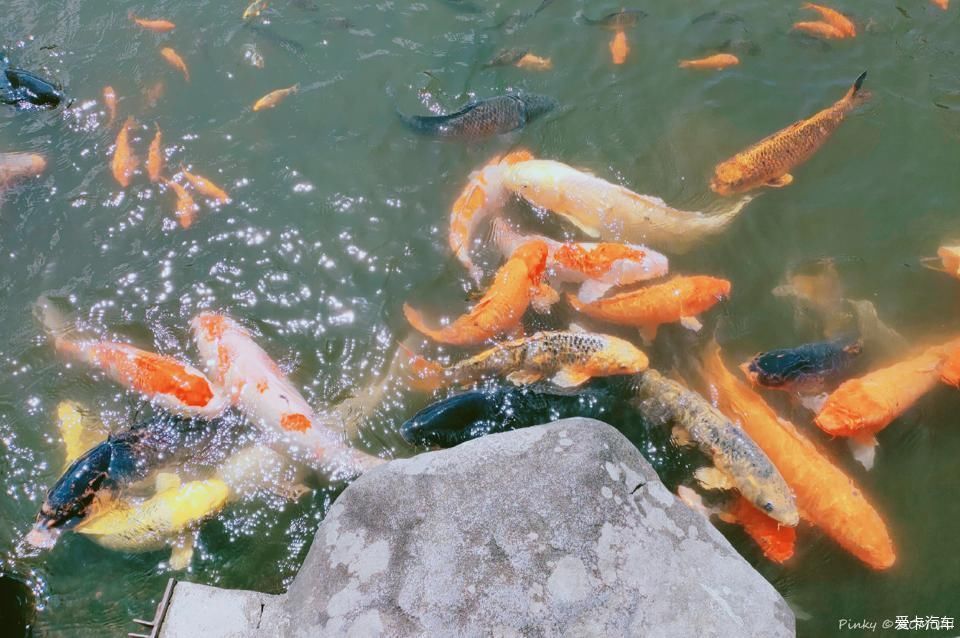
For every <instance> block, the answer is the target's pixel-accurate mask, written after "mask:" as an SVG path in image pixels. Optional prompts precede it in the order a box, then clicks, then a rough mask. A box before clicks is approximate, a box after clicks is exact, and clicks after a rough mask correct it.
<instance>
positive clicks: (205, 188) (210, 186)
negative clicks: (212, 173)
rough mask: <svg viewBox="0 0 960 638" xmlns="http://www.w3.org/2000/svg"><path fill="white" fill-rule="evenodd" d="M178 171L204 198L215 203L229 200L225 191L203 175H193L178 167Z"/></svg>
mask: <svg viewBox="0 0 960 638" xmlns="http://www.w3.org/2000/svg"><path fill="white" fill-rule="evenodd" d="M180 172H181V173H183V176H184V177H185V178H186V180H187V181H188V182H190V185H191V186H192V187H193V189H194V190H195V191H197V192H198V193H200V194H201V195H203V196H204V197H206V198H209V199H212V200H214V202H216V203H217V204H223V203H226V202H228V201H230V196H229V195H228V194H227V191H225V190H223V189H222V188H220V187H219V186H217V185H216V184H214V183H213V182H211V181H210V180H209V179H207V178H206V177H204V176H203V175H194V174H193V173H191V172H189V171H188V170H186V169H185V168H182V167H181V168H180Z"/></svg>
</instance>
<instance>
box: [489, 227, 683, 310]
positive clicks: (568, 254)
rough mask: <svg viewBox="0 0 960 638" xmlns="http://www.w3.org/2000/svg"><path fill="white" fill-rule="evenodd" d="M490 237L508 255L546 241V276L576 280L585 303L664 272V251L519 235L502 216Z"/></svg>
mask: <svg viewBox="0 0 960 638" xmlns="http://www.w3.org/2000/svg"><path fill="white" fill-rule="evenodd" d="M491 239H492V240H493V242H494V243H495V244H496V245H497V247H498V248H499V249H500V252H501V253H503V256H504V257H506V258H508V259H509V258H510V256H511V255H513V253H514V251H515V250H517V249H518V248H519V247H520V246H522V245H523V244H526V243H528V242H531V241H542V242H544V243H545V244H546V245H547V250H548V251H549V252H548V253H547V269H546V273H547V276H548V277H550V278H551V280H555V281H559V282H563V283H579V284H581V286H580V290H579V292H578V293H577V298H578V299H579V300H580V301H582V302H584V303H591V302H594V301H596V300H597V299H600V298H601V297H603V295H605V294H606V293H607V291H608V290H610V289H611V288H613V287H615V286H629V285H631V284H635V283H639V282H641V281H646V280H648V279H656V278H658V277H662V276H664V275H666V274H667V270H668V269H669V262H668V261H667V258H666V257H665V256H664V255H661V254H660V253H658V252H656V251H653V250H650V249H649V248H647V247H645V246H638V245H635V244H612V243H599V244H598V243H592V242H573V241H568V242H559V241H556V240H554V239H550V238H549V237H545V236H543V235H521V234H520V233H518V232H517V231H515V230H514V229H513V228H511V227H510V224H509V223H507V222H506V221H504V220H503V219H495V220H493V223H492V224H491Z"/></svg>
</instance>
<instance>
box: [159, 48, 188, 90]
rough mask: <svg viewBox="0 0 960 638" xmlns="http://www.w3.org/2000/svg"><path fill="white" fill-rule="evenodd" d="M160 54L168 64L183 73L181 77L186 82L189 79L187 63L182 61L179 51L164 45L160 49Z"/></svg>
mask: <svg viewBox="0 0 960 638" xmlns="http://www.w3.org/2000/svg"><path fill="white" fill-rule="evenodd" d="M160 55H162V56H163V59H164V60H166V61H167V63H168V64H169V65H170V66H172V67H173V68H175V69H177V70H178V71H180V72H181V73H183V77H184V79H185V80H186V81H187V82H189V81H190V70H189V69H187V63H186V62H184V61H183V58H181V57H180V54H179V53H177V52H176V51H174V50H173V49H171V48H170V47H164V48H162V49H160Z"/></svg>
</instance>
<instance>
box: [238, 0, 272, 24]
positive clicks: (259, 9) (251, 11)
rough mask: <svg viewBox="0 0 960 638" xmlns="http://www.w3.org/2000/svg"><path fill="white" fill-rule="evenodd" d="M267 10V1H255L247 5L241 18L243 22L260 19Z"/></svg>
mask: <svg viewBox="0 0 960 638" xmlns="http://www.w3.org/2000/svg"><path fill="white" fill-rule="evenodd" d="M266 8H267V1H266V0H253V2H251V3H250V4H248V5H247V8H246V9H244V10H243V15H241V16H240V18H241V19H242V20H245V21H246V20H252V19H253V18H257V17H260V14H261V13H263V12H264V11H265V10H266Z"/></svg>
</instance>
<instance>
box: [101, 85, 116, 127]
mask: <svg viewBox="0 0 960 638" xmlns="http://www.w3.org/2000/svg"><path fill="white" fill-rule="evenodd" d="M103 105H104V106H106V107H107V126H113V121H114V120H116V119H117V94H116V93H115V92H114V90H113V87H112V86H105V87H103Z"/></svg>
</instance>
